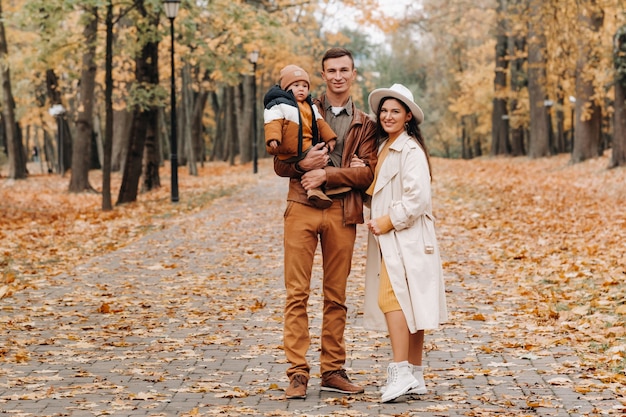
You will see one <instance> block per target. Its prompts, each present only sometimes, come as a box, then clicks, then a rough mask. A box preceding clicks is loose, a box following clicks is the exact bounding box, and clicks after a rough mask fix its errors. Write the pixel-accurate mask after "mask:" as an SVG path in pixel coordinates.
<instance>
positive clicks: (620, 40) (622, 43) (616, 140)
mask: <svg viewBox="0 0 626 417" xmlns="http://www.w3.org/2000/svg"><path fill="white" fill-rule="evenodd" d="M614 45H615V55H614V56H613V61H614V62H615V114H614V115H613V120H614V121H613V151H612V152H611V161H610V162H609V168H615V167H620V166H626V25H624V26H622V27H621V28H619V30H618V31H617V33H616V35H615V43H614Z"/></svg>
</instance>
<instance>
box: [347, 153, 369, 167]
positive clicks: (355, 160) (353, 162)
mask: <svg viewBox="0 0 626 417" xmlns="http://www.w3.org/2000/svg"><path fill="white" fill-rule="evenodd" d="M365 166H367V164H366V163H365V160H363V159H361V158H359V157H358V156H356V155H352V159H350V168H360V167H365Z"/></svg>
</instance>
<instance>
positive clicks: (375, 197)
mask: <svg viewBox="0 0 626 417" xmlns="http://www.w3.org/2000/svg"><path fill="white" fill-rule="evenodd" d="M369 105H370V109H371V110H372V112H374V114H375V115H376V128H377V133H378V138H379V151H378V164H377V166H376V171H375V177H374V182H373V183H372V185H371V186H370V188H369V189H368V190H367V194H369V195H370V196H371V203H370V205H371V210H370V212H371V220H369V221H368V222H367V226H368V229H369V231H370V234H369V241H368V254H367V255H368V256H367V266H366V284H365V325H366V326H367V327H372V328H375V329H384V327H385V324H386V326H387V329H388V331H389V338H390V340H391V349H392V354H393V361H392V363H391V364H390V365H389V366H388V369H387V383H386V385H385V386H384V387H382V388H381V393H382V402H388V401H392V400H394V399H396V398H398V397H400V396H402V395H405V394H407V393H409V394H425V393H426V392H427V390H426V386H425V383H424V375H423V366H422V352H423V346H424V330H427V329H436V328H438V327H439V324H440V323H443V322H445V321H446V320H447V307H446V300H445V288H444V282H443V273H442V268H441V259H440V257H439V249H438V246H437V240H436V236H435V225H434V217H433V215H432V203H431V188H430V181H431V176H430V160H429V157H428V152H427V150H426V146H425V143H424V138H423V137H422V134H421V132H420V129H419V124H420V123H421V122H422V121H423V120H424V114H423V112H422V110H421V109H420V107H419V106H418V105H417V104H415V102H414V101H413V94H412V93H411V92H410V91H409V90H408V89H407V88H406V87H405V86H403V85H401V84H394V85H393V86H391V88H381V89H376V90H374V91H372V93H371V94H370V95H369Z"/></svg>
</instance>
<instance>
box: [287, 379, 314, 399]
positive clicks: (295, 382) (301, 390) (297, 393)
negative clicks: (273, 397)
mask: <svg viewBox="0 0 626 417" xmlns="http://www.w3.org/2000/svg"><path fill="white" fill-rule="evenodd" d="M308 382H309V378H308V377H307V376H306V375H305V374H295V375H293V376H292V377H291V379H290V380H289V386H288V387H287V390H286V391H285V396H286V397H287V399H288V400H291V399H297V398H300V399H304V398H306V385H307V383H308Z"/></svg>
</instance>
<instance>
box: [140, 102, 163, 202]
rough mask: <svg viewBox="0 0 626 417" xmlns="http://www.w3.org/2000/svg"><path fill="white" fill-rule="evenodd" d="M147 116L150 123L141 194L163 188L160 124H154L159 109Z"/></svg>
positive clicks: (147, 132)
mask: <svg viewBox="0 0 626 417" xmlns="http://www.w3.org/2000/svg"><path fill="white" fill-rule="evenodd" d="M146 114H147V119H148V120H149V121H150V122H149V123H148V125H147V126H146V142H145V146H144V152H145V154H144V156H143V161H144V165H143V184H142V187H141V192H146V191H150V190H154V189H156V188H159V187H161V178H160V177H159V164H160V163H161V158H160V156H159V138H158V130H157V126H158V123H153V122H152V121H156V120H157V119H158V117H159V110H158V109H157V108H151V109H150V110H148V111H147V112H146Z"/></svg>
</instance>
